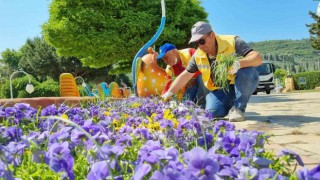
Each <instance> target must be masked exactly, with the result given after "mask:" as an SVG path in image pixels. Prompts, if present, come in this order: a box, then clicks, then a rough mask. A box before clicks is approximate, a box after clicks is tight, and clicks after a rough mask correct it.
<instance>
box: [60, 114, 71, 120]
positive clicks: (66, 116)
mask: <svg viewBox="0 0 320 180" xmlns="http://www.w3.org/2000/svg"><path fill="white" fill-rule="evenodd" d="M61 117H62V118H64V119H69V117H68V115H66V114H65V113H63V114H62V115H61Z"/></svg>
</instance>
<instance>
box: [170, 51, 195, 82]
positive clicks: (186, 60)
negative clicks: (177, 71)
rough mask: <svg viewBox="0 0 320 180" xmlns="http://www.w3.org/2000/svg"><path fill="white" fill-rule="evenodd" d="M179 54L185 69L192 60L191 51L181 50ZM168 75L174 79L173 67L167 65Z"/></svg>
mask: <svg viewBox="0 0 320 180" xmlns="http://www.w3.org/2000/svg"><path fill="white" fill-rule="evenodd" d="M178 54H179V57H180V59H181V62H182V66H183V67H184V68H185V67H187V65H188V63H189V61H190V59H191V55H190V50H189V49H188V48H187V49H181V50H178ZM166 73H167V74H168V75H169V76H170V77H174V73H173V68H172V66H169V65H167V67H166Z"/></svg>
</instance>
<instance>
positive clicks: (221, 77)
mask: <svg viewBox="0 0 320 180" xmlns="http://www.w3.org/2000/svg"><path fill="white" fill-rule="evenodd" d="M236 60H237V57H236V56H234V55H224V54H221V55H219V56H217V60H216V61H217V63H215V64H217V65H212V66H211V71H212V73H214V74H213V75H214V79H215V81H214V83H215V85H216V86H219V87H220V88H222V89H225V90H227V91H229V81H230V80H228V74H232V73H233V74H235V73H236V72H237V71H238V69H239V68H240V64H239V62H238V61H236ZM230 68H231V69H230Z"/></svg>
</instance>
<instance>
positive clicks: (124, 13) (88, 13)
mask: <svg viewBox="0 0 320 180" xmlns="http://www.w3.org/2000/svg"><path fill="white" fill-rule="evenodd" d="M165 2H166V16H167V21H166V25H165V29H164V32H163V34H162V35H161V37H160V38H159V40H158V41H157V44H156V45H157V46H158V45H161V44H162V43H163V42H165V41H170V42H171V43H174V44H176V45H177V47H186V46H187V41H188V40H189V38H190V36H191V35H190V30H191V27H192V25H193V24H194V23H195V22H196V21H199V20H205V19H206V17H207V13H206V12H204V9H203V8H202V7H201V6H200V0H166V1H165ZM160 19H161V6H160V0H157V1H150V0H121V1H119V0H108V1H106V0H90V1H87V0H53V1H52V4H51V5H50V17H49V20H48V22H47V23H45V24H44V25H43V26H42V29H43V35H44V38H45V40H46V41H47V42H48V43H49V44H50V45H52V46H53V47H55V48H56V49H57V53H58V54H59V55H61V56H66V57H70V56H73V57H77V58H79V59H80V60H81V62H82V63H83V64H84V65H85V66H90V67H94V68H99V67H104V66H109V65H112V68H113V71H112V72H109V73H117V74H118V73H125V72H129V71H130V69H131V63H132V60H133V58H134V56H135V54H136V53H137V52H138V50H139V49H140V48H141V47H142V45H144V44H145V43H146V42H147V41H148V40H149V39H150V38H151V37H152V36H153V35H154V33H155V32H156V30H157V28H158V26H159V24H160Z"/></svg>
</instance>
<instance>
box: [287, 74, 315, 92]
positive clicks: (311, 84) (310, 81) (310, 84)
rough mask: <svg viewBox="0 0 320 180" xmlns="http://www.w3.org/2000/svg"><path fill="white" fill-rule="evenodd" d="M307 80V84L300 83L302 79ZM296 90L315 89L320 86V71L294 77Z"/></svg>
mask: <svg viewBox="0 0 320 180" xmlns="http://www.w3.org/2000/svg"><path fill="white" fill-rule="evenodd" d="M302 77H303V78H305V80H306V84H302V83H300V78H302ZM293 79H294V82H295V88H296V89H300V90H308V89H314V88H315V87H317V86H320V71H313V72H303V73H298V74H294V75H293Z"/></svg>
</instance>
